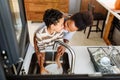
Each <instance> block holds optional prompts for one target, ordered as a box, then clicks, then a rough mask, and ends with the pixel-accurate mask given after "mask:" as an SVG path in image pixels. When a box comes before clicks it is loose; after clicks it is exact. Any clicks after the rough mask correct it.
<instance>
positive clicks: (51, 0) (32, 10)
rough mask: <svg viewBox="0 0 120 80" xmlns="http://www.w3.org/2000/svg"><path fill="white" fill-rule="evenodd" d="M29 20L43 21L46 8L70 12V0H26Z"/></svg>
mask: <svg viewBox="0 0 120 80" xmlns="http://www.w3.org/2000/svg"><path fill="white" fill-rule="evenodd" d="M24 4H25V12H26V16H27V20H31V21H42V19H43V14H44V12H45V10H47V9H49V8H54V9H58V10H60V11H63V12H65V13H68V4H69V0H64V1H62V0H24Z"/></svg>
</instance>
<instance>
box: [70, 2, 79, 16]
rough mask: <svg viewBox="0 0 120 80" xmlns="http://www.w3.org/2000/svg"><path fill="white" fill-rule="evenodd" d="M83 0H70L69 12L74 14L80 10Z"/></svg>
mask: <svg viewBox="0 0 120 80" xmlns="http://www.w3.org/2000/svg"><path fill="white" fill-rule="evenodd" d="M80 2H81V0H69V13H70V14H74V13H76V12H79V11H80Z"/></svg>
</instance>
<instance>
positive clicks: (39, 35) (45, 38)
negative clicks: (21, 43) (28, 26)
mask: <svg viewBox="0 0 120 80" xmlns="http://www.w3.org/2000/svg"><path fill="white" fill-rule="evenodd" d="M56 39H59V40H63V31H61V32H59V33H56V32H54V33H53V34H49V33H48V31H47V27H46V26H45V27H43V28H42V29H40V30H38V31H37V32H36V41H37V46H38V47H39V51H40V52H45V48H46V47H48V46H52V45H53V44H54V40H56Z"/></svg>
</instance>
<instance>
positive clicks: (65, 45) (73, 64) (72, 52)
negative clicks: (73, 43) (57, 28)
mask: <svg viewBox="0 0 120 80" xmlns="http://www.w3.org/2000/svg"><path fill="white" fill-rule="evenodd" d="M57 44H60V45H62V46H64V47H65V48H67V49H68V50H69V51H70V53H71V69H70V70H69V73H70V74H74V68H75V58H76V56H75V52H74V50H73V49H72V48H71V47H70V46H69V45H67V44H66V43H64V42H62V41H60V40H55V43H54V45H53V50H56V48H57Z"/></svg>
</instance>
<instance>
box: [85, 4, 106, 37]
mask: <svg viewBox="0 0 120 80" xmlns="http://www.w3.org/2000/svg"><path fill="white" fill-rule="evenodd" d="M94 9H95V6H94V5H93V4H91V3H89V4H88V11H91V12H92V14H93V21H97V23H96V24H95V25H93V24H92V25H90V27H89V31H88V35H87V38H89V35H90V33H91V32H101V38H102V36H103V30H104V25H105V20H106V15H103V14H102V13H99V12H94ZM101 20H102V21H103V24H102V29H100V28H99V21H101ZM92 27H96V30H93V29H92ZM85 31H86V29H85V30H84V33H85Z"/></svg>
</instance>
